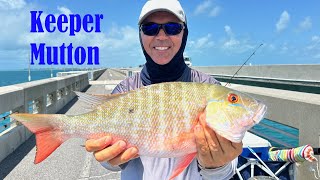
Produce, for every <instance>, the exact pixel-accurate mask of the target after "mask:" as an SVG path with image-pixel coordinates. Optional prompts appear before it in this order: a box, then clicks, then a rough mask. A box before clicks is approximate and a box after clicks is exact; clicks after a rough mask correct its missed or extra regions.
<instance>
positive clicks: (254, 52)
mask: <svg viewBox="0 0 320 180" xmlns="http://www.w3.org/2000/svg"><path fill="white" fill-rule="evenodd" d="M262 45H263V43H261V44H260V45H259V46H258V47H257V48H256V49H255V50H254V51H253V53H252V54H251V55H250V56H249V57H248V58H247V60H246V61H245V62H244V63H243V64H242V65H241V66H240V68H239V69H238V70H237V71H236V72H235V73H234V74H233V75H232V77H231V78H230V79H229V82H227V84H226V85H224V86H225V87H226V86H227V85H229V84H230V82H231V80H232V79H233V78H234V77H235V76H236V75H237V74H238V72H239V71H240V70H241V68H242V67H243V66H244V65H245V64H246V63H247V62H248V61H249V60H250V59H251V57H252V56H253V55H255V54H256V52H257V50H258V49H259V48H260V47H261V46H262Z"/></svg>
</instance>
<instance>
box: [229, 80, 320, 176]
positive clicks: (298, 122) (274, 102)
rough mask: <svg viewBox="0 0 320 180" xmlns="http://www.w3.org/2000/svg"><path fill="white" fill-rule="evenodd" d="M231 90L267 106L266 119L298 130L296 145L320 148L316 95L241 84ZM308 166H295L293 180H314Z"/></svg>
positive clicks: (319, 109)
mask: <svg viewBox="0 0 320 180" xmlns="http://www.w3.org/2000/svg"><path fill="white" fill-rule="evenodd" d="M231 88H233V89H236V90H239V91H241V92H246V93H248V94H251V95H253V96H254V97H256V98H257V99H260V100H262V101H263V102H264V103H265V104H266V105H267V106H268V111H267V114H266V118H268V119H270V120H273V121H276V122H279V123H282V124H285V125H288V126H292V127H294V128H297V129H299V145H301V146H302V145H306V144H310V145H311V146H313V147H320V123H319V122H320V121H319V120H320V119H319V117H320V95H319V94H311V93H301V92H293V91H286V90H278V89H271V88H261V87H252V86H243V85H231ZM317 158H318V159H319V158H320V157H319V156H317ZM317 163H319V162H317ZM319 166H320V164H319ZM310 167H312V164H311V163H309V162H304V163H303V164H302V165H301V166H298V167H296V168H297V170H296V172H297V176H296V177H297V179H314V177H313V172H310V170H309V169H310Z"/></svg>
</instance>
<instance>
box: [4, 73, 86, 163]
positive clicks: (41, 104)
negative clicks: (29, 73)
mask: <svg viewBox="0 0 320 180" xmlns="http://www.w3.org/2000/svg"><path fill="white" fill-rule="evenodd" d="M88 85H89V81H88V74H87V73H82V74H76V75H69V76H65V77H56V78H50V79H44V80H39V81H32V82H28V83H22V84H16V85H12V86H4V87H0V102H1V103H0V114H2V113H3V112H8V111H12V112H28V110H29V102H32V101H35V102H36V106H37V108H36V110H37V111H38V112H37V113H47V114H51V113H56V112H57V111H59V110H60V109H61V108H63V107H64V106H65V105H66V104H67V103H68V102H70V100H72V99H73V98H74V97H75V94H74V93H72V92H71V91H74V90H75V91H81V90H83V89H84V88H86V87H87V86H88ZM47 95H51V97H52V101H51V104H48V98H47ZM30 136H31V133H30V132H29V131H28V130H27V129H26V128H25V127H24V126H22V125H18V126H16V124H13V126H12V127H10V128H9V129H7V130H6V131H4V132H2V133H1V134H0V162H1V161H2V160H3V159H4V158H5V157H7V156H8V155H9V154H10V153H12V152H13V151H14V150H15V149H16V148H17V147H19V145H20V144H22V143H23V142H24V141H25V140H27V139H28V138H29V137H30Z"/></svg>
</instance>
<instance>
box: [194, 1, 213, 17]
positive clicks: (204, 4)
mask: <svg viewBox="0 0 320 180" xmlns="http://www.w3.org/2000/svg"><path fill="white" fill-rule="evenodd" d="M210 7H211V1H203V2H202V3H201V4H199V5H198V6H197V7H196V10H195V12H194V14H195V15H199V14H202V13H204V12H206V11H207V10H208V9H209V8H210Z"/></svg>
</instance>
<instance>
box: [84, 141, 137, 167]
mask: <svg viewBox="0 0 320 180" xmlns="http://www.w3.org/2000/svg"><path fill="white" fill-rule="evenodd" d="M85 147H86V150H87V151H88V152H93V155H94V157H95V158H96V160H97V161H99V162H108V163H109V164H111V165H112V166H118V165H121V164H124V163H126V162H128V161H129V160H131V159H134V158H136V157H138V156H139V155H138V149H137V148H136V147H130V148H127V144H126V142H125V141H123V140H118V141H116V142H114V143H113V139H112V137H111V136H105V137H103V138H100V139H89V140H87V141H86V143H85Z"/></svg>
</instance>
